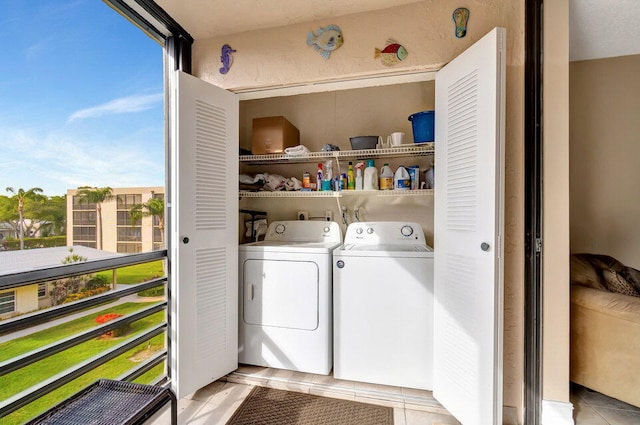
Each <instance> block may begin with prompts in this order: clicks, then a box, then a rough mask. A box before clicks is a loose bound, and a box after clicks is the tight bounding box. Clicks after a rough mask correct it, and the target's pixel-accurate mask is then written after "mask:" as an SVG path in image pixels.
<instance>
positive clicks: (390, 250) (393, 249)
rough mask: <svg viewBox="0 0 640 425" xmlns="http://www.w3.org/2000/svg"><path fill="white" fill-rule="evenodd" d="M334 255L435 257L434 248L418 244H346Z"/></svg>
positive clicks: (337, 249) (334, 252)
mask: <svg viewBox="0 0 640 425" xmlns="http://www.w3.org/2000/svg"><path fill="white" fill-rule="evenodd" d="M333 255H342V256H346V257H390V258H413V257H419V258H433V248H431V247H430V246H428V245H418V244H379V245H378V244H375V245H374V244H371V245H363V244H357V243H356V244H345V245H342V246H340V247H339V248H336V250H335V251H333Z"/></svg>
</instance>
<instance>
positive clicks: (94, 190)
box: [78, 186, 113, 249]
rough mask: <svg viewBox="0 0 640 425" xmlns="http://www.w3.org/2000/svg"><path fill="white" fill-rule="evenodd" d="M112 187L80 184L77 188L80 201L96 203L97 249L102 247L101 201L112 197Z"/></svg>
mask: <svg viewBox="0 0 640 425" xmlns="http://www.w3.org/2000/svg"><path fill="white" fill-rule="evenodd" d="M112 193H113V189H111V188H110V187H90V186H82V187H79V188H78V200H79V201H80V203H81V204H82V203H86V204H96V218H97V228H98V231H99V232H100V237H99V238H98V241H99V242H100V245H99V246H98V249H102V203H103V202H106V201H110V200H112V199H113V195H112Z"/></svg>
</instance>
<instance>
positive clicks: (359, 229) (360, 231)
mask: <svg viewBox="0 0 640 425" xmlns="http://www.w3.org/2000/svg"><path fill="white" fill-rule="evenodd" d="M362 232H363V230H362V227H358V228H357V229H356V233H357V234H359V235H361V234H362Z"/></svg>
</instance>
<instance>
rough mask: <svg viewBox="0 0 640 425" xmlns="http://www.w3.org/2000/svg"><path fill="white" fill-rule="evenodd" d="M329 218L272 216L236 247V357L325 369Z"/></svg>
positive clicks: (329, 352) (336, 235)
mask: <svg viewBox="0 0 640 425" xmlns="http://www.w3.org/2000/svg"><path fill="white" fill-rule="evenodd" d="M341 243H342V232H341V231H340V227H339V226H338V224H337V223H335V222H322V221H277V222H273V223H271V224H270V225H269V228H268V229H267V234H266V235H265V239H264V241H261V242H256V243H251V244H246V245H240V247H239V251H240V252H239V283H240V287H239V315H240V322H239V342H238V344H239V352H238V361H239V362H240V363H245V364H251V365H258V366H267V367H274V368H280V369H289V370H296V371H300V372H308V373H317V374H323V375H328V374H329V373H330V372H331V367H332V364H333V361H332V360H333V347H332V296H331V291H332V271H331V263H332V260H331V258H332V251H333V250H334V249H335V248H336V247H338V246H340V244H341Z"/></svg>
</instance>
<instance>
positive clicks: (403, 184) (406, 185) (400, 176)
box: [393, 165, 411, 190]
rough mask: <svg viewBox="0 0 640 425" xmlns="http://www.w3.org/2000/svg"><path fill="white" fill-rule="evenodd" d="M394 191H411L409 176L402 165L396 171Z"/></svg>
mask: <svg viewBox="0 0 640 425" xmlns="http://www.w3.org/2000/svg"><path fill="white" fill-rule="evenodd" d="M393 180H394V185H393V186H394V189H396V190H409V189H411V176H410V175H409V172H408V171H407V169H406V168H404V165H401V166H399V167H398V169H397V170H396V175H395V177H394V179H393Z"/></svg>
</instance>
